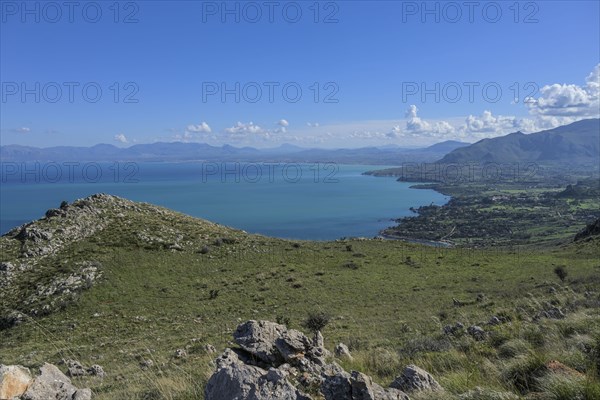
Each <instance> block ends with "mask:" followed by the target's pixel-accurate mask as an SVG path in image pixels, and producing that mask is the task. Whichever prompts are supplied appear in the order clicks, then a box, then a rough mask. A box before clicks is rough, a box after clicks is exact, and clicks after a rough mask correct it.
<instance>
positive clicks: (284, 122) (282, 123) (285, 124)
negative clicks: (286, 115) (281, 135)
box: [277, 119, 290, 128]
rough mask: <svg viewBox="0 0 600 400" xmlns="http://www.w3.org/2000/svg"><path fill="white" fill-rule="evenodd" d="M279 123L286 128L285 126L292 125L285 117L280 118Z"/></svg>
mask: <svg viewBox="0 0 600 400" xmlns="http://www.w3.org/2000/svg"><path fill="white" fill-rule="evenodd" d="M277 124H278V125H279V126H283V127H284V128H285V127H288V126H290V123H289V122H287V120H285V119H280V120H279V122H278V123H277Z"/></svg>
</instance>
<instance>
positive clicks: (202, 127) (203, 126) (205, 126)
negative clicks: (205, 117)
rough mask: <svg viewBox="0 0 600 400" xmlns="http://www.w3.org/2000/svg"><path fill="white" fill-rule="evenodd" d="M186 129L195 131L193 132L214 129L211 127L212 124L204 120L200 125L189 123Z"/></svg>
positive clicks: (207, 131) (208, 131)
mask: <svg viewBox="0 0 600 400" xmlns="http://www.w3.org/2000/svg"><path fill="white" fill-rule="evenodd" d="M185 130H186V131H187V132H193V133H211V132H212V129H210V126H208V124H207V123H206V122H204V121H203V122H202V123H200V125H188V126H187V127H186V128H185Z"/></svg>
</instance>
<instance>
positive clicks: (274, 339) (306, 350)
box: [233, 321, 324, 367]
mask: <svg viewBox="0 0 600 400" xmlns="http://www.w3.org/2000/svg"><path fill="white" fill-rule="evenodd" d="M233 339H234V341H235V342H236V343H237V344H238V345H240V347H241V348H242V349H243V350H245V351H247V352H248V353H250V354H252V355H253V356H254V357H256V358H257V359H258V360H260V361H262V362H263V363H265V364H266V365H267V366H274V367H278V366H279V365H281V364H283V363H285V362H287V363H291V364H294V365H297V364H301V365H304V366H307V367H308V365H307V364H312V363H314V364H317V365H322V364H323V363H324V362H323V360H322V358H321V357H322V355H323V349H321V348H317V347H315V346H314V345H313V342H312V341H311V340H310V339H309V338H308V337H306V335H304V334H303V333H302V332H300V331H297V330H295V329H287V328H286V327H285V326H284V325H280V324H276V323H274V322H269V321H248V322H246V323H244V324H241V325H240V326H238V328H237V330H236V331H235V333H234V334H233Z"/></svg>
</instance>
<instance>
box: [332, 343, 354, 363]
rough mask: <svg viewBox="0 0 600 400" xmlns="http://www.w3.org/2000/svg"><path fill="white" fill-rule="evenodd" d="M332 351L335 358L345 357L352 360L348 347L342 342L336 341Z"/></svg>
mask: <svg viewBox="0 0 600 400" xmlns="http://www.w3.org/2000/svg"><path fill="white" fill-rule="evenodd" d="M334 353H335V356H336V357H337V358H347V359H349V360H352V354H350V349H348V346H346V345H345V344H344V343H338V345H337V346H335V349H334Z"/></svg>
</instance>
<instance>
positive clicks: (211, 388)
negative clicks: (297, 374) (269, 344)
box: [204, 361, 311, 400]
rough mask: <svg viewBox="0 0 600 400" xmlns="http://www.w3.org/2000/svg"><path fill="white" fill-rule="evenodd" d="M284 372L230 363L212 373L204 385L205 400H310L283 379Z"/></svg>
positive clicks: (284, 376)
mask: <svg viewBox="0 0 600 400" xmlns="http://www.w3.org/2000/svg"><path fill="white" fill-rule="evenodd" d="M286 376H287V375H286V374H285V372H283V371H281V370H278V369H275V368H271V369H269V371H265V370H264V369H262V368H259V367H256V366H253V365H247V364H244V363H241V362H236V361H234V362H232V363H230V364H229V365H226V366H224V367H222V368H219V369H218V370H217V372H215V373H214V374H213V375H212V376H211V378H210V379H209V381H208V383H207V384H206V389H205V392H204V396H205V398H206V400H310V399H311V398H310V397H309V396H307V395H304V394H302V393H300V392H299V391H298V390H297V389H296V388H295V387H294V386H293V385H292V384H291V383H290V382H289V381H288V380H287V379H286Z"/></svg>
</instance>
